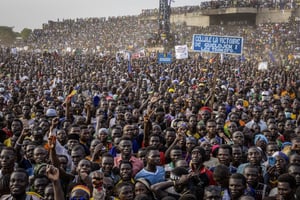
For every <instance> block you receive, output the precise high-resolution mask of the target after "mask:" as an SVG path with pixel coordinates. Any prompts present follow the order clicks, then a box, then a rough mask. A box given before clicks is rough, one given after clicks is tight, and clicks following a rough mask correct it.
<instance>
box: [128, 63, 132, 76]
mask: <svg viewBox="0 0 300 200" xmlns="http://www.w3.org/2000/svg"><path fill="white" fill-rule="evenodd" d="M127 70H128V74H131V73H132V67H131V60H128V66H127Z"/></svg>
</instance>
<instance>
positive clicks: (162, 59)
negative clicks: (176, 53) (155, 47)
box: [158, 53, 172, 64]
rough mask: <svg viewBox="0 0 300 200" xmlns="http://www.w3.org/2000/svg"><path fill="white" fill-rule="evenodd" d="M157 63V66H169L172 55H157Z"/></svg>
mask: <svg viewBox="0 0 300 200" xmlns="http://www.w3.org/2000/svg"><path fill="white" fill-rule="evenodd" d="M158 63H159V64H171V63H172V54H170V53H168V54H165V53H158Z"/></svg>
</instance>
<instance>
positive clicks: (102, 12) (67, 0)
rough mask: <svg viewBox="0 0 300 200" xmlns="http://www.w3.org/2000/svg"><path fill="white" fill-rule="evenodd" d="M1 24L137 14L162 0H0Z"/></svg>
mask: <svg viewBox="0 0 300 200" xmlns="http://www.w3.org/2000/svg"><path fill="white" fill-rule="evenodd" d="M199 2H201V0H175V2H173V3H172V5H173V6H174V7H175V6H183V5H199ZM0 5H1V6H0V7H1V9H0V26H10V27H15V28H14V29H13V30H14V31H18V32H19V31H21V30H22V29H23V28H31V29H34V28H41V27H42V24H43V23H46V22H47V21H48V20H55V21H56V20H57V19H60V20H61V19H70V18H71V19H74V18H84V17H107V16H119V15H136V14H139V13H141V10H142V9H150V8H151V9H152V8H158V6H159V0H0Z"/></svg>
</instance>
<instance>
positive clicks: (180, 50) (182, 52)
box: [175, 45, 189, 59]
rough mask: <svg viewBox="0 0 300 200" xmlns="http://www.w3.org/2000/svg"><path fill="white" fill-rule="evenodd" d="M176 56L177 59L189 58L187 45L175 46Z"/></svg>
mask: <svg viewBox="0 0 300 200" xmlns="http://www.w3.org/2000/svg"><path fill="white" fill-rule="evenodd" d="M175 55H176V59H186V58H188V56H189V54H188V47H187V45H178V46H175Z"/></svg>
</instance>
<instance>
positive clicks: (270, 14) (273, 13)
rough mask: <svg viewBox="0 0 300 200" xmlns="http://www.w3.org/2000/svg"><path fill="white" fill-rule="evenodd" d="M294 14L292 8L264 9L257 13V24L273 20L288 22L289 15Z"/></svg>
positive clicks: (275, 21)
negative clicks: (282, 9)
mask: <svg viewBox="0 0 300 200" xmlns="http://www.w3.org/2000/svg"><path fill="white" fill-rule="evenodd" d="M291 15H292V10H284V11H281V10H268V9H262V10H260V11H259V12H258V13H257V16H256V24H261V23H267V22H273V23H283V22H288V19H289V17H290V16H291Z"/></svg>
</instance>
